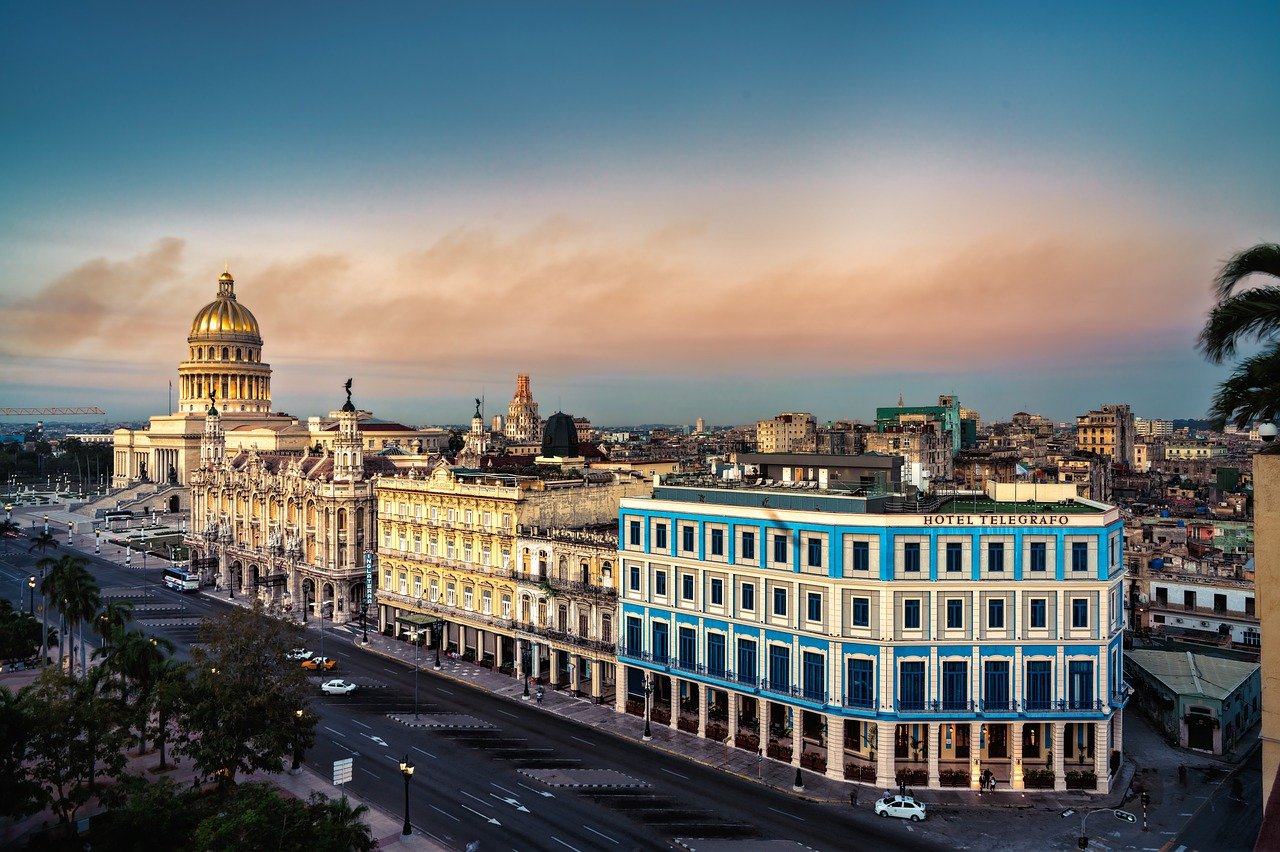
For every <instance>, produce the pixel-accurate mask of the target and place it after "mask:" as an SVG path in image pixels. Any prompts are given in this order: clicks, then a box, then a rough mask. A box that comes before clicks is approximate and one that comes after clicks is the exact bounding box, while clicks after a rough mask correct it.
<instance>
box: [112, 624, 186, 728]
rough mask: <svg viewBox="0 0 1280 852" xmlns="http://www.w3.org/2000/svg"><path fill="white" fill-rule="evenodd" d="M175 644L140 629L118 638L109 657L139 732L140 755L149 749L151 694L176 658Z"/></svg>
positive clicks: (122, 634) (121, 634) (122, 699)
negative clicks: (166, 668)
mask: <svg viewBox="0 0 1280 852" xmlns="http://www.w3.org/2000/svg"><path fill="white" fill-rule="evenodd" d="M174 650H175V646H174V644H173V642H172V641H171V640H169V639H166V638H165V637H163V636H148V635H147V634H145V633H143V632H142V631H141V630H126V631H124V632H123V633H120V634H118V635H117V637H116V639H115V641H114V643H113V644H112V646H111V649H110V651H108V652H107V654H106V661H105V664H104V665H105V667H106V669H107V670H108V671H110V672H111V673H112V676H113V678H114V684H115V688H116V692H117V694H118V695H119V696H120V700H121V702H122V703H123V704H124V706H125V707H127V708H129V715H130V718H131V721H132V723H133V725H134V726H135V727H136V728H137V731H138V753H139V754H142V753H143V752H145V751H146V749H147V737H148V723H149V720H150V718H151V711H152V693H153V691H154V689H155V686H156V681H157V679H158V677H159V676H160V675H161V674H162V673H163V672H164V667H165V664H166V662H167V661H168V659H169V658H170V657H171V656H172V655H173V652H174Z"/></svg>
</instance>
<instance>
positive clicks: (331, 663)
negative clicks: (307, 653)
mask: <svg viewBox="0 0 1280 852" xmlns="http://www.w3.org/2000/svg"><path fill="white" fill-rule="evenodd" d="M302 667H303V668H304V669H310V670H311V671H313V672H314V671H319V670H321V669H323V670H324V671H332V670H333V669H336V668H337V667H338V661H337V660H333V659H330V658H328V657H311V658H309V659H306V660H303V661H302Z"/></svg>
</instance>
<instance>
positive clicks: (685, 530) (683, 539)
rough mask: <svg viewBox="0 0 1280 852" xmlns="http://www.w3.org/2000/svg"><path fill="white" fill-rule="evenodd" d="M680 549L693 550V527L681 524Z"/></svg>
mask: <svg viewBox="0 0 1280 852" xmlns="http://www.w3.org/2000/svg"><path fill="white" fill-rule="evenodd" d="M680 549H681V550H686V551H690V550H693V527H690V526H683V527H681V528H680Z"/></svg>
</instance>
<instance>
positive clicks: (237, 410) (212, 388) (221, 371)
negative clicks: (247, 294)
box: [178, 271, 271, 416]
mask: <svg viewBox="0 0 1280 852" xmlns="http://www.w3.org/2000/svg"><path fill="white" fill-rule="evenodd" d="M187 344H188V347H187V359H186V360H185V361H183V362H182V363H181V364H179V365H178V380H179V394H178V400H179V402H178V410H179V411H180V412H189V413H193V414H194V413H200V412H205V411H208V410H210V409H211V408H214V407H215V405H216V407H217V410H218V411H219V412H221V413H222V414H223V415H224V416H227V415H229V416H238V415H243V414H269V413H270V412H271V366H270V365H269V364H264V363H263V362H262V333H261V331H260V330H259V328H258V320H257V318H256V317H255V316H254V315H253V313H252V312H251V311H250V310H249V309H248V308H246V307H245V306H244V305H241V304H240V303H239V302H238V301H236V280H235V278H233V277H232V276H231V273H230V271H224V272H223V273H222V274H221V275H219V276H218V295H217V298H215V299H214V300H213V301H212V302H210V303H209V304H207V305H205V306H204V307H203V308H201V309H200V310H199V311H198V312H197V313H196V318H195V319H194V320H193V321H192V323H191V334H190V335H189V336H188V337H187Z"/></svg>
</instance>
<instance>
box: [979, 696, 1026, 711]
mask: <svg viewBox="0 0 1280 852" xmlns="http://www.w3.org/2000/svg"><path fill="white" fill-rule="evenodd" d="M981 707H982V712H983V713H1017V712H1018V702H1016V701H1009V700H1005V701H988V700H986V699H985V698H984V699H983V700H982V704H981Z"/></svg>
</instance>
